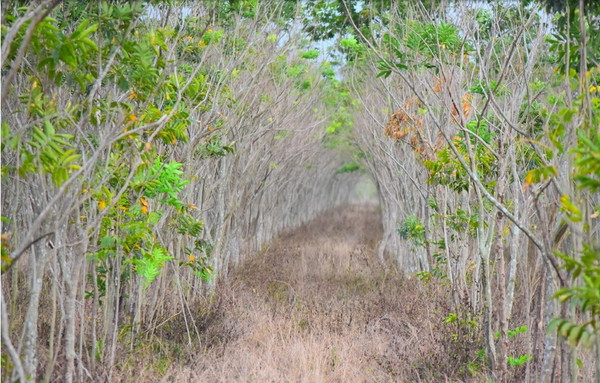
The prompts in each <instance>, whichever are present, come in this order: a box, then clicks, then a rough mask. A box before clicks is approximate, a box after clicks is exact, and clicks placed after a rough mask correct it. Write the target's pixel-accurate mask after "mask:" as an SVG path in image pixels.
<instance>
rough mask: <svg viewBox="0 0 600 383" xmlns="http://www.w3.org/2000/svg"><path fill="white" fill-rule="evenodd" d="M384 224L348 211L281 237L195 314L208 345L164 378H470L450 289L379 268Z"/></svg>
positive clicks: (365, 211)
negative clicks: (451, 314)
mask: <svg viewBox="0 0 600 383" xmlns="http://www.w3.org/2000/svg"><path fill="white" fill-rule="evenodd" d="M379 222H380V217H379V211H378V208H377V207H375V206H369V205H364V206H345V207H341V208H339V209H337V210H334V211H331V212H328V213H326V214H323V215H321V216H320V217H318V218H317V219H316V220H314V221H312V222H310V223H308V224H306V225H304V226H303V227H300V228H299V229H296V230H293V231H290V232H288V233H285V234H284V235H282V236H281V237H280V238H279V239H278V240H276V241H274V242H273V243H272V244H271V246H270V247H269V248H267V249H265V251H264V252H263V253H262V254H260V255H257V256H255V257H253V258H252V259H250V260H248V261H247V262H245V263H244V264H242V265H241V266H240V267H239V268H238V269H237V270H236V271H235V272H234V273H233V275H232V276H231V277H230V278H229V279H228V280H227V281H225V282H222V283H221V284H220V285H219V287H218V289H217V292H216V293H215V296H214V297H213V299H212V301H211V304H210V310H207V309H206V308H201V309H199V311H198V315H199V317H202V323H203V326H202V333H203V335H202V337H203V339H200V340H197V342H198V344H199V346H197V347H195V351H194V353H193V354H190V355H188V357H186V358H183V359H181V360H179V361H172V362H171V363H169V365H168V366H165V367H166V368H164V373H162V374H160V375H161V378H160V379H157V381H163V382H228V383H229V382H261V383H264V382H307V383H308V382H310V383H315V382H344V383H345V382H419V381H423V382H429V381H447V382H449V381H453V382H454V381H461V378H462V377H465V376H468V374H467V373H466V372H465V368H464V366H465V361H464V360H459V359H461V358H462V357H461V355H462V354H464V352H463V351H464V350H459V347H458V345H453V343H452V338H451V334H450V333H449V331H448V329H446V328H445V327H444V324H443V317H444V315H446V314H447V312H448V311H447V310H449V308H447V307H446V303H445V302H446V297H447V296H448V292H446V291H443V289H440V288H433V287H424V286H423V285H422V284H421V282H419V281H415V280H408V279H406V278H404V277H403V275H402V274H401V273H400V272H397V271H394V270H390V268H389V267H387V268H384V267H382V265H380V264H379V262H378V260H377V258H376V255H375V254H376V251H375V249H376V246H377V243H378V241H379V238H380V230H381V229H380V224H379ZM434 289H436V290H434ZM138 377H139V375H138ZM154 377H156V375H154Z"/></svg>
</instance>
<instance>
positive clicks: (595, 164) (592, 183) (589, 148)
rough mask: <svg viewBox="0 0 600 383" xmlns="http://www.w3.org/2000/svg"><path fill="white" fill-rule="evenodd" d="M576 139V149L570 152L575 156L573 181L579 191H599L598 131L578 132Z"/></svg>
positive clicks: (599, 148)
mask: <svg viewBox="0 0 600 383" xmlns="http://www.w3.org/2000/svg"><path fill="white" fill-rule="evenodd" d="M599 109H600V108H599ZM578 138H579V140H578V142H577V147H575V148H574V149H572V151H571V152H572V153H574V154H575V161H574V164H575V169H576V173H575V175H574V177H573V179H574V180H575V181H576V182H577V187H578V188H580V189H588V190H590V191H592V192H597V191H600V131H598V130H594V129H590V130H589V131H588V132H584V131H580V132H579V134H578Z"/></svg>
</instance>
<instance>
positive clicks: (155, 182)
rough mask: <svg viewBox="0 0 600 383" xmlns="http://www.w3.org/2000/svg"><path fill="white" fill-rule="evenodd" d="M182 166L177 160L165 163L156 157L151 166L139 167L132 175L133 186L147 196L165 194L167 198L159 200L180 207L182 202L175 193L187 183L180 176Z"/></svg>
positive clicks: (153, 196)
mask: <svg viewBox="0 0 600 383" xmlns="http://www.w3.org/2000/svg"><path fill="white" fill-rule="evenodd" d="M182 166H183V164H181V163H178V162H170V163H167V164H165V163H163V162H162V160H161V159H160V158H157V159H156V160H155V161H154V164H152V166H150V167H147V166H143V167H140V171H139V172H138V174H137V175H136V176H135V177H134V182H133V187H134V188H138V189H141V190H143V194H144V196H146V197H148V198H156V197H157V196H160V195H162V194H166V195H167V196H168V198H167V199H164V200H162V201H161V202H163V203H166V204H167V205H171V206H175V207H178V208H181V206H182V205H183V202H181V201H180V200H179V198H178V197H177V194H178V193H179V192H180V191H181V190H183V188H184V186H185V185H187V184H188V183H189V181H187V180H184V179H182V178H181V175H182V174H183V171H181V170H180V168H181V167H182Z"/></svg>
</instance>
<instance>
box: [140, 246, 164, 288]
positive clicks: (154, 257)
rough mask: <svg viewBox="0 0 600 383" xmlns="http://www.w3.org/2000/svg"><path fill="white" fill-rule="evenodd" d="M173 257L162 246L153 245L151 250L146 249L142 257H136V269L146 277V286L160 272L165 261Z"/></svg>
mask: <svg viewBox="0 0 600 383" xmlns="http://www.w3.org/2000/svg"><path fill="white" fill-rule="evenodd" d="M170 259H173V257H170V256H168V255H167V251H166V250H165V249H163V248H161V247H158V246H156V247H153V248H152V249H151V250H150V251H144V252H143V256H142V258H139V259H134V260H133V264H134V266H135V271H136V272H137V273H138V274H139V275H140V276H141V277H142V278H144V287H148V286H149V285H150V284H151V283H152V282H153V281H154V279H156V277H157V276H158V275H159V274H160V269H162V267H163V266H164V263H165V262H166V261H168V260H170Z"/></svg>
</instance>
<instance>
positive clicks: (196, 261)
mask: <svg viewBox="0 0 600 383" xmlns="http://www.w3.org/2000/svg"><path fill="white" fill-rule="evenodd" d="M212 251H213V245H212V244H211V243H209V242H208V241H205V240H203V239H199V240H195V241H194V247H193V248H192V249H190V248H186V249H185V254H186V255H187V256H188V260H187V261H185V262H180V263H179V265H180V266H181V267H188V268H190V269H191V270H192V271H193V272H194V275H196V276H197V277H198V278H201V279H202V280H204V281H207V282H208V281H210V280H212V279H213V278H214V277H215V274H214V270H213V268H212V266H211V265H210V259H211V256H212Z"/></svg>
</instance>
